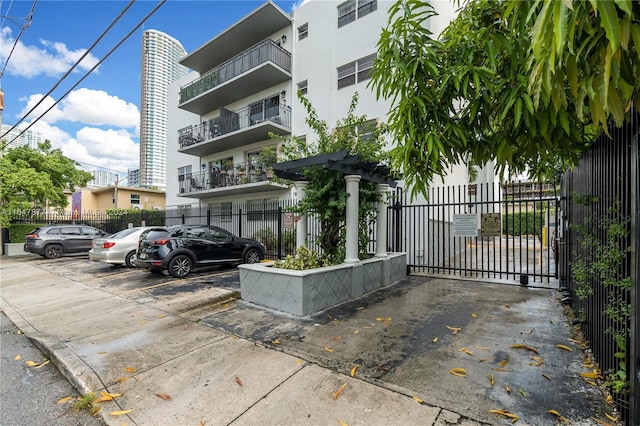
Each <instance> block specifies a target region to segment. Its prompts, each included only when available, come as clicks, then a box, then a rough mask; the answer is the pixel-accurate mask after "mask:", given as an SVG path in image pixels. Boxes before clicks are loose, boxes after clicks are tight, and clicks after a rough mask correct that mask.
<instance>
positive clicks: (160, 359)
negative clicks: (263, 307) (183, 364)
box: [66, 317, 227, 385]
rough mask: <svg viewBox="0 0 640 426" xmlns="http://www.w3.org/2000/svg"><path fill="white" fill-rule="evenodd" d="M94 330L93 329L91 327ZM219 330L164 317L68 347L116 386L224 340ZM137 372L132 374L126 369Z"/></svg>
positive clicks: (68, 345)
mask: <svg viewBox="0 0 640 426" xmlns="http://www.w3.org/2000/svg"><path fill="white" fill-rule="evenodd" d="M88 326H90V325H88ZM226 336H227V335H226V334H224V333H221V332H219V331H217V330H213V329H211V328H208V327H205V326H203V325H199V324H194V323H193V322H191V321H188V320H185V319H183V318H179V317H164V318H158V319H156V320H154V321H148V322H144V323H141V324H135V325H132V326H131V327H128V328H115V329H114V330H111V331H107V332H104V333H101V334H97V335H93V336H89V337H87V338H83V339H76V340H73V341H70V342H67V343H66V346H67V347H68V348H69V349H71V350H72V351H73V352H74V353H76V354H77V355H78V356H79V357H80V358H81V359H82V360H84V362H86V363H87V364H88V365H91V367H92V369H93V370H94V371H95V372H96V374H98V376H100V377H101V379H102V381H103V382H104V383H106V384H107V385H108V384H112V383H115V382H116V381H117V380H118V379H121V378H123V377H131V376H134V375H136V374H139V373H142V372H145V371H147V370H149V369H152V368H154V367H156V366H158V365H162V364H164V363H166V362H168V361H170V360H173V359H175V358H178V357H180V356H182V355H184V354H188V353H190V352H192V351H195V350H198V349H199V348H201V347H203V346H206V345H208V344H210V343H211V342H215V341H217V340H221V339H224V338H225V337H226ZM127 367H129V368H134V369H135V370H136V371H135V372H131V371H127V370H125V368H127Z"/></svg>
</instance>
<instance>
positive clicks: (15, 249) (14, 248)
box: [4, 243, 27, 256]
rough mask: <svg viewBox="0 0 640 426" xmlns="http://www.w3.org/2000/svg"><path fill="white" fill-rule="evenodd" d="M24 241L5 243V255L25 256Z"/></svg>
mask: <svg viewBox="0 0 640 426" xmlns="http://www.w3.org/2000/svg"><path fill="white" fill-rule="evenodd" d="M25 254H27V252H25V251H24V243H4V255H5V256H24V255H25Z"/></svg>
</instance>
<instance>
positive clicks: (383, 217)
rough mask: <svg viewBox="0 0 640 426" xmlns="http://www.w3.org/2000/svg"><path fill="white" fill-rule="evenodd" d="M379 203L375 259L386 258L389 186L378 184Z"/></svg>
mask: <svg viewBox="0 0 640 426" xmlns="http://www.w3.org/2000/svg"><path fill="white" fill-rule="evenodd" d="M378 192H379V193H380V201H378V216H377V218H376V257H386V256H387V205H388V203H389V185H387V184H385V183H380V184H378Z"/></svg>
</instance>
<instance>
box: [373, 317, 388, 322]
mask: <svg viewBox="0 0 640 426" xmlns="http://www.w3.org/2000/svg"><path fill="white" fill-rule="evenodd" d="M376 321H391V317H386V318H382V317H378V318H376Z"/></svg>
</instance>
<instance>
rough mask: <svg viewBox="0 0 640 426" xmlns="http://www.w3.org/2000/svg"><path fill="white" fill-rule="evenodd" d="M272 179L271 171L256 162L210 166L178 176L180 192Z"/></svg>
mask: <svg viewBox="0 0 640 426" xmlns="http://www.w3.org/2000/svg"><path fill="white" fill-rule="evenodd" d="M271 179H273V171H272V170H271V168H270V167H266V166H264V165H262V164H261V163H258V162H248V163H238V164H234V165H232V166H230V167H212V168H211V169H209V170H203V171H201V172H197V173H190V174H187V175H183V176H178V184H179V188H180V193H181V194H182V193H191V192H201V191H205V190H209V189H216V188H224V187H232V186H238V185H246V184H249V183H257V182H266V181H270V180H271Z"/></svg>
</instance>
